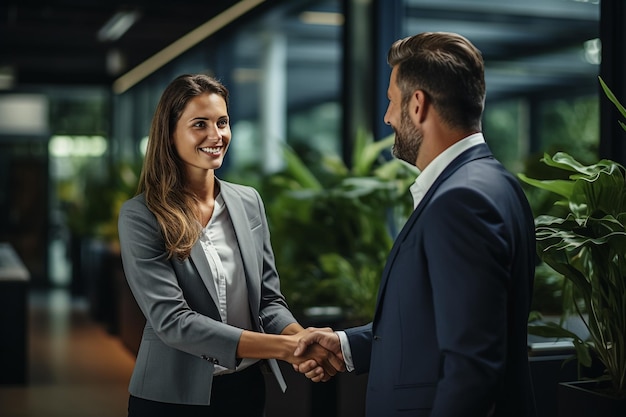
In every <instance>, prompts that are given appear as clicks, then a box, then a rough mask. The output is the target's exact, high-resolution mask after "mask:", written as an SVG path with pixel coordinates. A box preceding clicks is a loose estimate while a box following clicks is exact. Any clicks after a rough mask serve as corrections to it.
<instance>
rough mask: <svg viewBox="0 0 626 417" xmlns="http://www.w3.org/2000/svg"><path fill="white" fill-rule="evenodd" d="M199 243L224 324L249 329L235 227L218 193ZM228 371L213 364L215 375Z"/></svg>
mask: <svg viewBox="0 0 626 417" xmlns="http://www.w3.org/2000/svg"><path fill="white" fill-rule="evenodd" d="M200 244H201V245H202V249H203V250H204V254H205V255H206V258H207V261H208V263H209V267H210V268H211V275H212V276H213V283H214V284H215V289H216V291H217V297H218V300H217V303H218V306H217V307H218V310H219V313H220V317H221V319H222V321H223V322H224V323H228V324H230V325H233V326H236V327H239V328H241V329H248V330H250V329H252V323H251V315H250V307H249V304H248V287H247V285H246V276H245V272H244V269H243V261H242V258H241V252H240V250H239V244H238V242H237V236H236V235H235V229H234V228H233V224H232V221H231V219H230V215H229V214H228V210H227V209H226V206H225V204H224V199H223V198H222V196H221V195H218V196H217V197H216V198H215V206H214V208H213V215H212V216H211V219H210V220H209V222H208V223H207V225H206V226H205V227H204V229H202V233H201V235H200ZM256 361H257V360H256V359H244V360H242V361H241V363H240V364H239V366H237V370H238V371H239V370H241V369H244V368H246V367H248V366H250V365H252V364H253V363H254V362H256ZM228 372H232V371H231V370H228V369H226V368H224V367H222V366H219V365H216V366H215V371H214V374H215V375H221V374H224V373H228Z"/></svg>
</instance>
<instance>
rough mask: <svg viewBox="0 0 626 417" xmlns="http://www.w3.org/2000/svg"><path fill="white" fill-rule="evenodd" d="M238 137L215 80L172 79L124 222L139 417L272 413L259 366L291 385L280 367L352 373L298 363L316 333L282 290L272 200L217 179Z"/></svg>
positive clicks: (133, 411) (329, 360)
mask: <svg viewBox="0 0 626 417" xmlns="http://www.w3.org/2000/svg"><path fill="white" fill-rule="evenodd" d="M230 139H231V131H230V125H229V119H228V91H227V89H226V88H225V87H224V86H223V85H222V84H220V83H219V82H218V81H217V80H215V79H213V78H211V77H208V76H206V75H183V76H180V77H178V78H176V79H175V80H174V81H172V83H171V84H170V85H169V86H168V87H167V88H166V89H165V91H164V92H163V95H162V96H161V99H160V101H159V104H158V106H157V108H156V112H155V115H154V119H153V121H152V126H151V129H150V140H149V141H148V148H147V151H146V157H145V160H144V166H143V170H142V173H141V178H140V182H139V189H138V192H139V193H138V195H137V196H135V197H134V198H132V199H131V200H129V201H127V202H126V203H124V205H123V207H122V209H121V212H120V217H119V225H118V226H119V236H120V245H121V252H122V261H123V265H124V272H125V275H126V279H127V281H128V284H129V286H130V289H131V291H132V293H133V295H134V297H135V299H136V301H137V303H138V305H139V307H140V308H141V310H142V312H143V314H144V315H145V317H146V326H145V328H144V332H143V336H142V339H141V345H140V348H139V352H138V355H137V361H136V364H135V369H134V371H133V374H132V377H131V380H130V386H129V392H130V398H129V416H133V417H134V416H144V415H145V416H151V417H154V416H159V415H168V416H172V415H175V416H191V415H202V416H213V415H219V416H224V415H232V416H262V415H263V408H264V402H265V385H264V378H263V375H262V373H261V364H262V363H264V362H265V361H259V359H270V361H267V363H268V364H269V365H270V368H272V370H273V371H274V373H275V375H276V377H277V378H278V379H279V382H281V381H282V383H283V384H284V380H282V376H281V375H280V371H279V370H278V366H277V363H276V361H275V359H282V360H285V361H288V362H290V363H292V364H298V363H301V362H303V361H304V360H312V359H315V360H316V362H317V363H319V364H320V365H321V366H322V367H323V371H324V372H325V374H326V375H328V376H332V375H334V373H335V369H334V366H336V367H337V368H341V367H342V366H343V365H342V362H341V361H337V360H336V358H335V357H334V356H333V355H331V354H330V353H329V352H327V351H326V350H324V349H323V348H321V347H319V346H317V347H315V349H314V350H311V351H310V352H309V355H308V356H306V357H305V358H301V357H298V358H296V357H295V356H294V355H293V352H294V351H295V348H296V345H297V341H298V340H299V339H300V337H301V336H302V334H298V333H300V332H303V331H304V329H303V328H302V326H300V325H299V324H298V323H297V321H296V320H295V319H294V317H293V315H292V314H291V313H290V312H289V310H288V308H287V304H286V302H285V299H284V297H283V295H282V294H281V293H280V288H279V287H280V285H279V278H278V274H277V272H276V268H275V266H274V256H273V252H272V248H271V245H270V237H269V230H268V225H267V219H266V217H265V212H264V206H263V203H262V201H261V198H260V197H259V195H258V193H257V192H256V191H255V190H254V189H252V188H250V187H246V186H242V185H236V184H231V183H228V182H225V181H221V180H218V179H217V178H216V177H215V170H216V169H218V168H219V167H220V166H221V165H222V162H223V160H224V156H225V154H226V151H227V149H228V145H229V143H230ZM263 332H265V333H266V334H263ZM333 365H334V366H333ZM283 390H284V386H283Z"/></svg>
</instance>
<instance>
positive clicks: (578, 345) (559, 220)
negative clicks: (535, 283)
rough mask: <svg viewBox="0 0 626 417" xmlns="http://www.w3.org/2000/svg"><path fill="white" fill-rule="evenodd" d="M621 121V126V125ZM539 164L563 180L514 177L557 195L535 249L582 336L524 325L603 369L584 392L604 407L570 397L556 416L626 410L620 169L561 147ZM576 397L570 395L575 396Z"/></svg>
mask: <svg viewBox="0 0 626 417" xmlns="http://www.w3.org/2000/svg"><path fill="white" fill-rule="evenodd" d="M600 82H601V85H602V87H603V89H604V91H605V92H606V94H607V97H609V99H610V100H611V101H612V102H613V103H615V105H616V106H617V108H618V109H619V111H620V112H621V114H622V115H624V116H625V117H626V110H625V109H624V107H623V106H622V105H621V104H620V103H619V101H617V99H616V98H615V96H614V95H613V94H612V93H611V91H610V90H609V89H608V87H607V86H606V85H605V84H604V82H603V81H602V80H601V79H600ZM620 124H621V126H622V127H623V128H624V130H626V125H625V124H624V123H621V122H620ZM542 161H543V162H544V163H545V164H546V165H547V166H550V167H552V168H554V169H555V170H556V171H560V172H561V173H566V174H568V177H566V178H565V179H548V180H540V179H532V178H529V177H527V176H525V175H523V174H520V175H519V177H520V179H521V180H523V181H524V182H526V183H527V184H529V185H531V186H534V187H537V188H540V189H544V190H548V191H551V192H553V193H555V194H557V195H558V196H559V197H560V199H559V200H558V201H557V202H556V204H555V207H554V210H552V211H551V212H550V213H549V214H543V215H539V216H538V217H536V219H535V225H536V233H537V252H538V254H539V256H540V258H541V260H542V261H543V262H545V263H546V264H547V265H549V266H550V267H551V268H553V269H554V270H555V271H556V272H558V273H560V274H562V275H563V276H564V278H565V280H564V282H565V285H567V286H568V287H569V290H568V291H564V292H563V294H564V297H567V299H566V300H565V301H566V302H567V305H568V306H569V307H570V308H565V309H564V314H567V313H568V312H570V311H574V312H575V313H576V315H577V316H578V317H580V319H581V320H582V321H583V323H584V325H585V327H586V329H587V330H588V332H589V338H588V339H585V340H583V338H582V337H581V336H579V335H577V334H575V333H573V332H571V331H569V330H567V329H565V328H564V327H562V326H561V324H562V323H542V324H535V323H530V324H529V333H531V334H535V335H539V336H547V337H557V338H569V339H571V340H572V342H573V344H574V347H575V349H576V356H577V359H578V361H579V363H580V364H582V365H584V366H590V365H591V363H592V360H593V358H597V360H598V361H599V362H600V363H601V365H602V368H603V370H604V372H603V374H602V375H600V376H599V377H597V378H594V379H593V380H590V381H587V382H586V383H585V384H586V385H587V387H588V388H593V389H592V390H589V389H587V391H593V392H594V393H595V394H596V395H599V396H603V397H605V398H606V399H607V401H608V405H600V404H601V403H598V402H594V404H595V405H592V406H584V405H583V406H572V404H573V403H572V402H571V401H569V403H568V404H569V405H568V407H569V409H568V410H567V411H564V409H561V410H560V412H561V413H563V414H562V415H565V414H567V415H577V414H576V413H574V414H572V412H574V410H576V412H578V413H580V412H582V411H584V409H585V407H590V408H591V409H593V414H588V415H594V416H596V415H602V416H611V415H615V416H617V415H620V416H623V415H625V414H624V413H625V411H624V410H626V170H625V168H624V167H623V166H622V165H620V164H618V163H616V162H614V161H611V160H607V159H603V160H600V161H598V162H597V163H595V164H591V165H583V164H581V163H580V162H578V161H577V160H575V159H574V158H573V157H571V156H570V155H568V154H567V153H563V152H557V153H556V154H554V155H553V156H550V155H548V154H545V155H544V157H543V159H542ZM570 385H571V384H570ZM576 389H577V390H580V389H582V388H581V387H576ZM579 394H580V392H579ZM579 394H576V395H575V397H577V398H579V397H580V395H579ZM572 398H573V397H572ZM593 401H597V400H593ZM603 407H605V408H603ZM618 410H619V411H618ZM611 413H613V414H611ZM617 413H619V414H617ZM578 415H586V414H578Z"/></svg>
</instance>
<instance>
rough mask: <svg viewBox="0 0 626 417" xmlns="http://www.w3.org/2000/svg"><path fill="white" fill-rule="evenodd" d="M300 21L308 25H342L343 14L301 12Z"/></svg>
mask: <svg viewBox="0 0 626 417" xmlns="http://www.w3.org/2000/svg"><path fill="white" fill-rule="evenodd" d="M300 21H302V22H303V23H307V24H309V25H327V26H341V25H343V14H341V13H335V12H302V13H300Z"/></svg>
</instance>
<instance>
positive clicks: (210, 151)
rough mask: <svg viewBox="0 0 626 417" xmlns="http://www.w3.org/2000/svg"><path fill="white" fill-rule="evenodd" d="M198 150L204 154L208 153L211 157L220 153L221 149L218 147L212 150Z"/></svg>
mask: <svg viewBox="0 0 626 417" xmlns="http://www.w3.org/2000/svg"><path fill="white" fill-rule="evenodd" d="M200 150H201V151H202V152H204V153H208V154H211V155H218V154H219V153H220V152H222V148H221V147H219V146H218V147H213V148H200Z"/></svg>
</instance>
